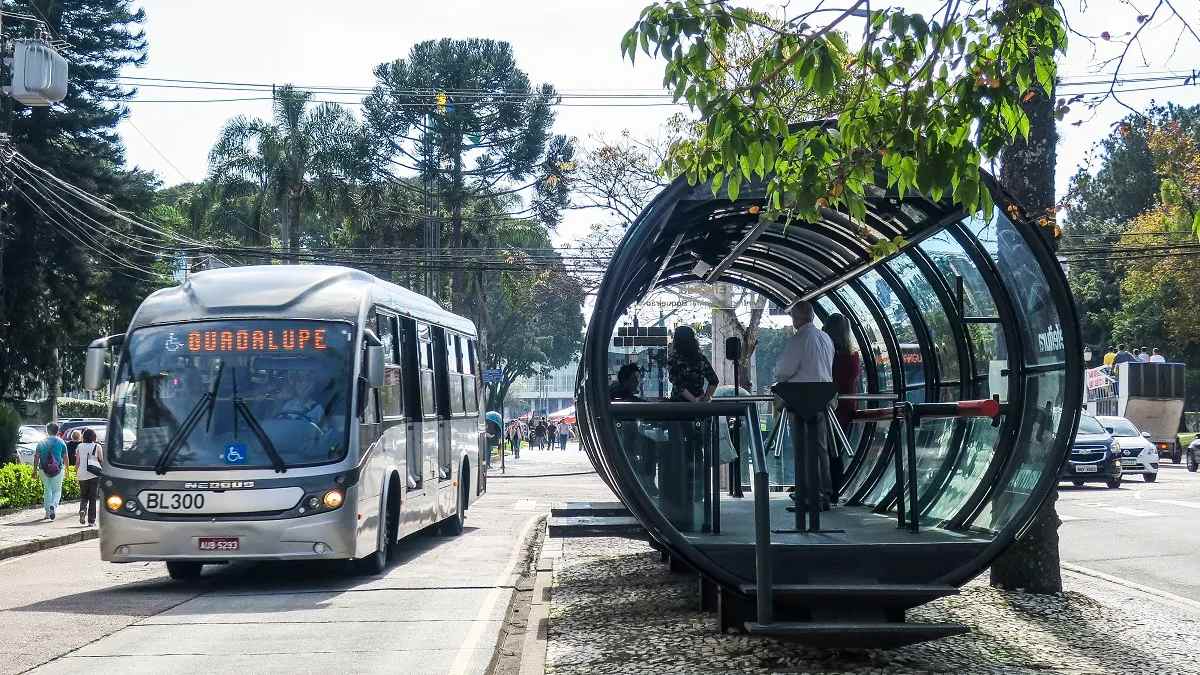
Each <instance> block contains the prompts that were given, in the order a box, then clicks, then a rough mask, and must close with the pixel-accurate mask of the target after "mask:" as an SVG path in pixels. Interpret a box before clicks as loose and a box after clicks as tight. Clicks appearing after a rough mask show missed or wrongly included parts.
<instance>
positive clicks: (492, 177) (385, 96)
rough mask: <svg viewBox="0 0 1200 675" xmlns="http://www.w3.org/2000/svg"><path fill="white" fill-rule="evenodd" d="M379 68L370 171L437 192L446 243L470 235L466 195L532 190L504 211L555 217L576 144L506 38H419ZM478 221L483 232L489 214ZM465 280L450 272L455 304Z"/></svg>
mask: <svg viewBox="0 0 1200 675" xmlns="http://www.w3.org/2000/svg"><path fill="white" fill-rule="evenodd" d="M375 77H376V79H377V84H376V85H375V88H374V90H373V91H372V93H371V95H370V96H368V97H367V99H366V101H365V102H364V114H365V117H366V120H367V124H368V126H369V128H370V132H371V135H372V137H373V139H375V143H374V147H375V152H376V155H377V156H376V158H375V165H376V170H377V171H378V172H381V173H382V174H383V175H385V176H388V177H391V178H395V177H396V176H398V175H400V174H403V173H406V172H407V173H408V174H409V175H415V176H416V177H417V178H418V179H419V181H420V182H421V183H422V184H424V185H426V186H429V187H431V188H432V189H433V190H434V191H435V192H436V198H437V199H438V200H439V201H440V202H441V205H442V207H443V208H444V209H445V211H446V212H447V213H448V214H449V225H450V237H449V244H450V247H451V248H452V249H461V248H462V247H463V246H464V245H465V244H466V234H465V223H467V222H468V221H467V219H466V218H465V217H464V212H465V209H466V208H467V206H468V204H469V203H471V202H480V201H487V200H492V199H495V198H500V197H504V196H506V195H528V196H529V200H530V203H529V205H528V206H527V207H525V208H521V209H519V210H518V211H516V212H511V213H508V214H502V217H510V216H516V217H522V216H525V215H530V216H532V217H534V218H537V219H539V220H540V221H541V222H542V223H544V224H546V225H548V226H554V225H556V224H557V223H558V222H559V218H560V212H561V210H562V208H564V207H565V206H566V204H567V201H568V185H569V177H570V173H571V171H572V170H573V156H574V147H573V145H572V143H571V141H570V140H568V139H567V138H566V137H564V136H556V135H552V134H551V128H552V126H553V124H554V112H553V110H552V109H551V106H552V104H553V103H554V101H555V98H556V94H555V91H554V88H553V87H552V86H550V85H549V84H543V85H541V86H540V87H534V86H533V85H532V84H531V83H530V80H529V76H528V75H526V74H525V72H524V71H522V70H521V69H520V68H518V67H517V62H516V58H515V57H514V56H513V53H512V47H511V45H509V44H508V43H507V42H499V41H496V40H485V39H469V40H452V39H449V38H443V39H441V40H430V41H426V42H420V43H417V44H416V45H413V47H412V49H411V50H410V51H409V55H408V58H407V59H397V60H395V61H393V62H391V63H384V64H380V65H379V66H378V67H377V68H376V69H375ZM476 224H477V225H479V226H480V228H481V230H483V233H484V238H486V233H487V231H488V230H490V225H491V223H489V222H487V221H482V220H481V221H477V222H476ZM438 229H439V231H440V229H441V225H440V223H439V226H438ZM439 239H440V237H439ZM464 289H465V285H464V274H463V273H462V272H460V271H456V272H455V273H454V275H453V281H452V283H451V290H452V296H451V300H452V304H453V305H454V307H455V308H456V309H458V310H460V311H465V309H467V305H468V303H466V302H465V300H466V297H465V293H464Z"/></svg>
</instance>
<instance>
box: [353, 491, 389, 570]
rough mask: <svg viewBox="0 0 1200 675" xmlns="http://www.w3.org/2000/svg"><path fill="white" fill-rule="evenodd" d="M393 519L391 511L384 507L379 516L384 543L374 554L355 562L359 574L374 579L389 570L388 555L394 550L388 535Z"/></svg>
mask: <svg viewBox="0 0 1200 675" xmlns="http://www.w3.org/2000/svg"><path fill="white" fill-rule="evenodd" d="M391 518H392V514H391V509H389V508H387V507H384V509H383V511H382V512H381V513H380V514H379V529H380V530H382V531H383V543H382V544H380V546H379V548H378V549H376V551H375V552H374V553H372V554H370V555H368V556H366V557H365V558H359V559H358V560H355V561H354V567H355V571H357V572H358V573H359V574H362V575H365V576H372V577H373V576H376V575H379V574H383V570H384V569H386V568H387V561H388V554H389V553H390V552H391V550H390V549H391V548H392V538H391V537H390V536H389V535H388V526H389V524H390V521H391Z"/></svg>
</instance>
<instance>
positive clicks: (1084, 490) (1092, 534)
mask: <svg viewBox="0 0 1200 675" xmlns="http://www.w3.org/2000/svg"><path fill="white" fill-rule="evenodd" d="M1160 468H1161V470H1160V471H1159V474H1158V481H1157V482H1154V483H1146V482H1145V481H1143V480H1142V477H1141V476H1128V475H1127V476H1125V477H1124V480H1123V481H1122V483H1121V487H1120V488H1118V489H1116V490H1110V489H1108V488H1107V487H1106V486H1105V485H1104V484H1103V483H1093V484H1088V485H1085V486H1084V487H1079V488H1077V487H1074V486H1072V485H1071V484H1069V483H1064V484H1061V485H1060V486H1059V492H1058V515H1059V517H1060V518H1061V519H1062V521H1063V524H1062V527H1061V528H1060V529H1059V535H1060V538H1061V551H1062V560H1063V562H1067V563H1075V564H1078V565H1080V566H1083V567H1087V568H1090V569H1092V570H1097V571H1099V572H1104V573H1106V574H1110V575H1112V576H1115V577H1120V578H1122V579H1124V580H1127V581H1129V582H1133V583H1135V584H1142V585H1145V586H1149V587H1151V588H1155V589H1158V590H1161V591H1166V592H1169V593H1174V594H1176V595H1180V596H1183V597H1185V598H1189V599H1191V600H1196V601H1200V577H1198V576H1197V575H1195V574H1194V573H1193V571H1194V570H1196V569H1200V528H1198V527H1195V525H1194V523H1195V522H1196V521H1198V520H1200V473H1189V472H1188V471H1187V469H1186V468H1184V465H1182V464H1171V463H1170V462H1163V463H1162V464H1161V465H1160Z"/></svg>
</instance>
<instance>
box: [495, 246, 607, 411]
mask: <svg viewBox="0 0 1200 675" xmlns="http://www.w3.org/2000/svg"><path fill="white" fill-rule="evenodd" d="M505 231H506V237H505V238H506V240H505V241H504V242H503V243H504V244H505V245H506V246H507V247H508V248H509V249H510V251H511V254H510V255H511V256H512V258H513V260H514V262H518V263H519V261H520V259H521V258H522V256H523V255H525V254H524V253H523V252H522V249H529V248H543V247H547V246H549V244H550V241H549V238H548V237H547V236H546V233H545V231H544V230H541V229H540V228H539V227H538V226H537V224H527V225H526V226H525V227H520V226H519V224H514V227H510V228H505ZM480 290H481V296H482V298H483V302H484V305H485V307H484V311H482V312H481V320H480V322H479V325H478V328H479V332H480V343H481V345H482V355H483V356H482V359H483V363H484V367H485V368H500V369H503V371H504V374H503V377H502V379H501V380H500V382H498V383H495V384H488V385H487V388H486V392H487V403H488V409H489V410H500V406H501V405H502V404H503V402H504V401H505V399H506V397H507V396H508V390H509V388H510V387H511V386H512V384H513V382H515V381H516V380H517V379H518V378H521V377H531V376H533V375H535V374H538V373H540V372H542V371H543V370H548V369H551V368H559V367H562V366H565V365H567V364H568V363H570V362H571V359H573V358H574V357H575V355H576V354H577V353H578V352H579V348H580V346H581V345H582V342H583V339H582V336H583V313H582V312H581V309H580V308H581V306H582V304H583V299H584V292H583V288H582V287H581V286H580V285H579V282H578V280H577V279H575V278H574V277H572V276H571V275H569V274H567V272H566V269H565V268H563V267H561V266H560V267H557V268H550V269H543V270H540V271H516V272H512V271H503V272H500V273H498V274H489V275H487V277H486V280H484V281H483V282H482V286H481V289H480Z"/></svg>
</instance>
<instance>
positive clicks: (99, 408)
mask: <svg viewBox="0 0 1200 675" xmlns="http://www.w3.org/2000/svg"><path fill="white" fill-rule="evenodd" d="M58 416H59V417H97V418H102V419H106V418H107V417H108V404H107V403H104V402H103V401H89V400H87V399H84V398H66V397H60V398H59V399H58Z"/></svg>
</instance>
